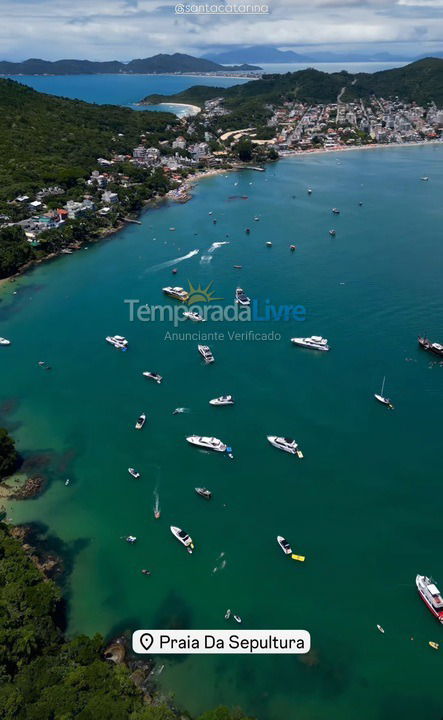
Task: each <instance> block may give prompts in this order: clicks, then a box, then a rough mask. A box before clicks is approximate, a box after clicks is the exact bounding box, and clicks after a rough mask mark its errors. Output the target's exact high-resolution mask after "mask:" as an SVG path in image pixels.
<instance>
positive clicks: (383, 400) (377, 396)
mask: <svg viewBox="0 0 443 720" xmlns="http://www.w3.org/2000/svg"><path fill="white" fill-rule="evenodd" d="M385 381H386V376H385V377H384V378H383V382H382V385H381V390H380V394H378V393H374V397H375V399H376V400H377V401H378V402H379V403H381V404H382V405H385V406H386V407H387V408H389V410H393V409H394V406H393V404H392V402H391V400H390V399H389V398H388V397H385V396H384V395H383V392H384V389H385Z"/></svg>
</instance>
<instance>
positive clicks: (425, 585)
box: [415, 575, 443, 623]
mask: <svg viewBox="0 0 443 720" xmlns="http://www.w3.org/2000/svg"><path fill="white" fill-rule="evenodd" d="M415 584H416V585H417V590H418V592H419V593H420V597H421V599H422V600H423V602H424V603H425V605H426V606H427V608H428V610H430V611H431V613H432V614H433V615H434V617H436V618H437V620H439V622H441V623H443V598H442V596H441V593H440V590H439V589H438V587H437V586H436V584H435V583H434V581H433V580H432V578H429V577H426V575H417V576H416V578H415Z"/></svg>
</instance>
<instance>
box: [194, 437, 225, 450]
mask: <svg viewBox="0 0 443 720" xmlns="http://www.w3.org/2000/svg"><path fill="white" fill-rule="evenodd" d="M186 440H187V441H188V443H189V444H190V445H196V446H197V447H201V448H204V449H205V450H215V451H216V452H226V450H227V445H225V444H224V443H222V441H221V440H219V439H218V438H214V437H204V436H202V435H189V436H188V437H187V438H186Z"/></svg>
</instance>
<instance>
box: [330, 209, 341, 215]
mask: <svg viewBox="0 0 443 720" xmlns="http://www.w3.org/2000/svg"><path fill="white" fill-rule="evenodd" d="M332 214H333V215H340V210H339V209H338V208H332Z"/></svg>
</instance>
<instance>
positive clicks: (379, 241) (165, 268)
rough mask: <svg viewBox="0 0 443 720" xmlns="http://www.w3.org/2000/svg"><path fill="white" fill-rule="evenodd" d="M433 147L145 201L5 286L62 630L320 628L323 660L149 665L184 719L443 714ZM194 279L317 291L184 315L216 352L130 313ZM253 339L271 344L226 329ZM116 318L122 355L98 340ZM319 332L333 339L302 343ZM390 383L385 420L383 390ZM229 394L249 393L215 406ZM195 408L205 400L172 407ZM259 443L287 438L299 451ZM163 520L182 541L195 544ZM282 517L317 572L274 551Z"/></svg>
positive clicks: (4, 309)
mask: <svg viewBox="0 0 443 720" xmlns="http://www.w3.org/2000/svg"><path fill="white" fill-rule="evenodd" d="M442 160H443V154H442V148H441V147H436V146H432V147H427V148H392V149H383V150H372V151H360V152H349V153H341V154H340V153H335V154H329V155H315V156H314V155H313V156H310V157H301V158H294V159H288V160H284V161H281V162H278V163H276V164H273V165H269V166H268V167H267V169H266V171H265V172H262V173H259V172H254V171H243V172H238V173H235V174H234V173H232V174H229V175H220V176H217V177H213V178H210V179H205V180H203V181H202V182H201V183H200V184H199V185H198V187H197V188H196V190H195V193H194V198H193V200H192V201H191V202H189V203H188V204H186V205H171V204H165V205H164V206H162V207H161V208H159V209H157V210H149V211H148V212H147V213H146V214H145V215H144V216H143V223H142V225H141V226H136V225H133V226H130V227H127V228H126V229H125V230H124V231H123V232H121V233H119V234H118V235H116V236H114V237H113V238H112V239H109V240H107V241H104V242H102V243H101V244H98V245H95V246H91V247H89V249H85V250H81V251H79V252H77V253H76V254H74V255H72V256H69V257H68V256H67V257H64V258H62V259H59V260H57V261H55V262H52V263H50V264H45V265H42V266H40V267H39V268H38V269H36V270H34V271H33V272H31V273H29V274H28V275H26V276H25V277H24V278H22V279H20V280H19V281H18V282H17V283H15V285H9V286H7V287H6V289H5V290H3V295H2V302H1V303H0V335H2V336H5V337H8V338H10V339H11V340H12V345H11V346H10V347H9V348H2V349H1V351H0V367H1V401H2V403H3V406H4V408H6V409H9V412H8V413H7V414H6V420H7V423H8V425H9V426H10V427H12V428H13V432H14V435H15V437H16V438H17V440H18V445H19V447H20V449H21V450H23V452H24V453H25V454H30V453H33V454H35V455H36V456H37V457H36V458H35V467H36V468H37V469H38V470H40V469H41V467H42V468H44V469H46V472H47V473H48V475H49V482H48V487H47V490H46V492H45V493H44V494H43V495H42V496H41V497H39V498H38V499H36V500H32V501H27V502H22V503H15V504H13V505H12V506H11V508H10V513H9V514H10V515H11V516H12V518H13V520H14V522H30V521H34V522H37V523H40V524H41V526H42V527H41V529H42V532H43V533H45V532H46V533H47V534H49V535H50V536H55V537H58V538H60V540H61V542H62V549H63V551H64V553H65V556H66V558H67V566H68V568H69V569H70V574H69V575H68V579H67V581H66V582H67V597H68V601H69V610H68V612H69V632H70V633H78V632H86V633H94V632H95V631H100V632H102V633H104V634H105V635H107V636H110V635H113V634H115V633H116V632H119V631H121V630H124V629H127V630H133V629H135V628H139V627H140V628H150V627H158V628H161V627H183V628H223V627H231V628H232V630H233V631H235V630H236V629H237V627H238V626H236V625H235V623H234V625H227V623H226V621H225V620H224V614H225V611H226V609H227V608H231V609H232V610H233V611H234V612H236V613H238V614H240V615H241V616H242V618H243V627H245V628H263V629H268V628H271V629H272V628H302V629H307V630H309V631H310V632H311V634H312V647H313V649H312V652H311V653H310V654H309V655H307V656H281V657H275V656H272V657H266V656H262V657H245V656H232V657H229V656H222V657H216V656H211V657H208V656H206V657H203V656H200V657H199V656H193V657H182V658H180V659H165V658H159V667H160V666H161V665H162V664H164V666H165V667H164V670H163V672H162V673H161V674H160V675H159V681H160V682H161V684H162V686H163V687H164V689H165V692H168V691H170V692H173V693H175V696H176V700H177V702H178V703H179V704H180V705H182V706H183V707H186V708H188V709H189V710H190V711H191V712H193V713H197V712H199V711H202V710H203V709H205V708H209V707H211V706H214V705H216V704H219V703H226V704H235V705H241V706H242V707H243V708H244V709H245V710H247V711H248V712H250V713H252V714H254V715H256V716H257V717H259V718H260V720H283V719H285V720H286V719H288V720H289V718H290V719H291V720H292V719H293V718H294V720H307V719H308V718H309V719H310V720H313V719H315V720H344V719H348V718H349V719H351V718H352V719H354V718H357V717H358V718H359V720H388V719H389V720H392V718H402V720H417V718H420V720H436V718H439V717H440V716H441V714H442V712H443V711H442V691H441V673H442V667H443V666H442V655H441V652H440V653H439V652H436V651H435V650H433V649H432V648H430V647H429V646H428V641H431V640H432V641H436V642H442V634H441V633H442V630H441V627H440V626H439V624H438V622H437V621H436V620H434V618H433V617H432V616H431V614H430V613H429V611H428V610H427V609H426V607H425V605H424V603H423V602H422V601H421V600H420V598H419V597H418V595H417V592H416V589H415V575H416V573H417V572H420V573H424V574H428V575H433V576H434V578H435V580H436V581H437V583H440V586H443V562H442V546H441V501H440V497H441V481H442V475H441V407H442V400H443V367H441V366H439V364H438V362H435V360H436V358H433V357H432V356H430V355H428V354H426V353H425V352H424V351H422V350H420V349H419V347H418V345H417V335H418V334H419V333H423V332H426V333H427V334H428V335H429V337H430V338H431V339H433V340H439V341H442V340H443V325H442V272H441V269H442V263H443V242H442V213H441V197H442V192H443V165H442ZM422 176H429V181H428V182H422V181H421V180H420V178H421V177H422ZM309 186H311V187H312V189H313V192H312V195H310V196H309V195H308V193H307V188H308V187H309ZM232 196H237V197H232ZM239 196H248V197H247V199H241V197H239ZM360 202H362V203H363V205H362V206H360V205H359V203H360ZM333 207H337V208H339V209H340V211H341V213H340V215H337V216H334V215H332V213H331V209H332V208H333ZM209 213H212V214H209ZM254 217H258V218H259V220H258V221H254ZM214 219H215V220H216V221H217V222H216V223H215V224H214V223H213V220H214ZM171 227H174V228H175V231H172V230H170V228H171ZM246 227H250V229H251V233H250V234H249V235H247V234H246V233H245V228H246ZM332 228H334V229H335V230H336V236H335V237H334V238H332V237H331V236H330V235H329V230H330V229H332ZM267 241H272V247H266V244H265V243H266V242H267ZM223 242H226V243H228V244H224V245H221V246H219V247H216V248H214V247H213V243H223ZM291 244H295V245H296V246H297V248H296V251H295V252H293V253H291V252H290V249H289V246H290V245H291ZM210 248H212V250H211V251H210V250H209V249H210ZM197 249H198V250H199V253H198V254H194V255H192V256H191V257H189V258H187V259H183V260H180V258H183V257H184V256H187V255H189V254H190V253H191V251H192V250H197ZM234 265H242V266H243V268H242V269H241V270H237V269H234V268H233V266H234ZM174 267H175V268H177V271H178V272H177V275H176V276H173V275H172V273H171V270H172V268H174ZM188 282H191V283H192V285H193V286H198V285H199V284H201V286H203V287H206V286H207V285H208V284H209V283H211V282H212V287H211V290H212V292H213V293H214V296H215V297H219V298H223V300H222V301H220V302H221V304H222V305H225V304H231V303H232V301H233V296H234V292H235V288H236V287H237V286H238V285H240V286H241V287H242V288H243V289H244V290H245V292H246V293H247V294H248V295H249V296H250V297H252V298H256V299H258V300H259V301H260V303H261V304H265V303H266V300H269V304H274V305H280V304H293V305H297V304H301V305H303V306H304V307H305V308H306V320H305V321H304V322H299V321H296V320H290V321H287V322H284V321H280V322H276V321H263V322H259V321H257V322H251V323H250V324H248V323H240V322H238V323H232V322H231V323H229V322H221V323H217V322H207V323H206V324H202V325H199V326H196V325H195V324H192V323H191V322H187V323H182V324H181V325H180V328H179V330H178V331H179V332H181V333H183V332H184V331H185V329H186V331H188V332H191V331H193V332H198V331H201V332H203V331H208V332H223V333H225V336H226V337H225V339H224V340H215V341H213V342H210V343H209V344H210V345H211V347H212V350H213V352H214V355H215V358H216V362H215V364H214V365H212V366H204V365H203V364H202V361H201V358H200V356H199V354H198V352H197V347H196V346H197V342H196V341H195V340H189V341H186V340H182V341H178V340H177V341H174V340H167V339H165V336H166V333H167V332H168V331H169V332H173V331H174V328H172V327H171V325H170V324H169V323H167V322H130V320H129V312H128V305H127V304H125V302H124V301H125V299H127V300H128V299H134V300H140V302H142V303H148V304H159V303H160V304H163V303H166V304H167V305H171V306H175V305H174V301H168V300H167V299H166V298H165V297H164V296H163V294H162V288H163V287H164V286H165V285H169V284H178V285H182V286H184V287H188ZM12 290H15V291H16V294H15V295H13V294H11V292H12ZM251 330H252V331H254V332H263V333H269V332H272V331H274V332H275V333H277V334H279V335H280V336H281V339H276V340H274V341H251V340H243V341H241V340H239V341H235V340H230V339H229V335H228V333H231V332H234V331H236V332H243V333H244V332H248V331H251ZM114 333H117V334H122V335H125V336H126V337H127V338H128V340H129V350H128V351H127V352H126V353H122V352H119V351H117V350H115V349H114V348H113V347H111V346H110V345H108V344H107V343H106V342H105V336H106V335H108V334H114ZM312 334H320V335H323V336H325V337H327V338H328V339H329V342H330V345H331V352H329V353H316V352H314V351H308V350H302V349H299V348H296V347H294V346H292V345H291V343H290V338H291V337H294V336H300V335H302V336H305V335H312ZM38 361H47V362H48V363H49V364H50V365H51V366H52V370H51V371H50V372H48V371H46V370H43V369H42V368H40V367H38V364H37V363H38ZM145 370H155V371H157V372H159V373H160V374H161V375H163V377H164V382H163V384H162V385H157V384H156V383H154V382H152V381H151V380H147V379H145V378H144V377H143V376H142V372H143V371H145ZM384 376H386V386H385V393H386V394H388V395H389V396H390V397H391V399H392V401H393V403H394V405H395V410H393V411H389V410H387V409H385V408H384V407H383V406H381V405H379V404H378V403H377V402H376V401H375V400H374V393H375V392H379V391H380V387H381V383H382V380H383V377H384ZM227 393H231V394H232V395H233V396H234V398H235V401H236V404H235V406H234V407H212V406H210V405H209V404H208V401H209V400H210V399H211V398H214V397H217V396H218V395H222V394H227ZM179 406H181V407H185V408H189V409H190V411H189V412H188V413H184V414H179V415H175V416H174V415H172V411H173V410H174V408H176V407H179ZM143 411H145V412H146V413H147V415H148V420H147V423H146V426H145V428H144V429H143V430H142V431H141V432H137V431H135V430H134V424H135V421H136V419H137V417H138V415H139V414H140V413H141V412H143ZM192 433H196V434H202V435H214V436H215V437H218V438H220V439H221V440H223V441H224V442H226V443H228V444H230V445H232V448H233V453H234V456H235V457H234V460H230V459H229V458H228V457H226V456H223V455H219V454H217V453H214V454H208V453H204V452H201V451H199V450H197V449H196V448H193V447H190V446H188V444H187V443H186V440H185V437H186V435H189V434H192ZM267 434H276V435H284V436H286V437H290V438H292V437H293V438H295V439H296V440H297V441H298V442H299V444H300V447H301V448H302V450H303V453H304V459H302V460H299V459H298V458H296V457H293V456H290V455H287V454H285V453H282V452H279V451H278V450H276V449H275V448H273V447H271V446H270V445H269V444H268V442H267V440H266V435H267ZM129 466H133V467H135V468H136V469H138V470H139V471H140V472H141V473H142V476H141V478H140V479H138V480H135V479H133V478H131V477H130V476H129V475H128V472H127V468H128V467H129ZM68 477H69V478H70V479H71V483H70V484H69V485H68V486H65V479H66V478H68ZM195 486H206V487H208V488H209V489H210V490H212V492H213V498H212V500H211V501H210V502H205V501H204V500H203V499H202V498H200V497H198V496H197V495H196V494H195V492H194V487H195ZM156 489H157V490H158V493H159V496H160V502H161V518H160V519H159V520H154V517H153V512H152V506H153V493H154V491H155V490H156ZM170 525H178V526H179V527H182V528H184V529H185V530H186V531H187V532H189V533H190V534H191V535H192V537H193V539H194V542H195V546H196V550H195V553H194V554H193V555H192V556H191V555H188V554H187V553H186V551H185V549H184V548H183V547H182V546H181V545H180V544H179V543H178V542H177V541H176V540H175V539H174V538H173V536H172V535H171V533H170V531H169V526H170ZM128 534H134V535H136V536H137V538H138V540H137V543H136V544H135V545H128V544H127V543H125V542H124V541H123V540H122V539H121V538H122V537H123V536H126V535H128ZM279 534H281V535H283V536H284V537H286V538H287V539H288V540H289V542H290V543H291V545H292V548H293V551H294V552H295V553H297V554H300V555H305V556H306V561H305V562H304V563H300V562H295V561H293V560H291V559H290V558H288V557H286V556H284V555H283V553H282V552H281V550H280V548H279V547H278V545H277V542H276V536H277V535H279ZM142 568H148V569H150V570H151V572H152V575H151V577H146V576H144V575H142V574H141V572H140V570H141V569H142ZM377 624H380V625H381V626H382V627H383V628H384V629H385V634H384V635H383V634H381V633H380V632H378V630H377Z"/></svg>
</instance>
